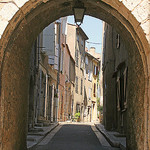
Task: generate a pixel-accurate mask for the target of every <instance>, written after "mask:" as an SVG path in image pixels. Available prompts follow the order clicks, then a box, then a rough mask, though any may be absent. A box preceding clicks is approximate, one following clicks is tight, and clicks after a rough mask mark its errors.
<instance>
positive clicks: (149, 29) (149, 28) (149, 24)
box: [141, 20, 150, 34]
mask: <svg viewBox="0 0 150 150" xmlns="http://www.w3.org/2000/svg"><path fill="white" fill-rule="evenodd" d="M141 27H142V29H143V31H144V33H145V34H149V33H150V20H146V21H145V22H143V23H141Z"/></svg>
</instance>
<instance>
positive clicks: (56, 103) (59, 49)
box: [55, 21, 61, 122]
mask: <svg viewBox="0 0 150 150" xmlns="http://www.w3.org/2000/svg"><path fill="white" fill-rule="evenodd" d="M60 25H61V22H59V21H57V26H59V33H58V34H57V35H58V36H59V38H58V45H59V48H58V51H59V54H58V72H57V86H56V92H57V96H58V86H59V83H60V78H59V73H60V55H61V47H60V33H61V32H60V30H61V28H60V27H61V26H60ZM58 104H59V98H58V97H57V98H55V121H56V122H57V121H58Z"/></svg>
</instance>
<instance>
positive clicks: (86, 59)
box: [85, 56, 88, 65]
mask: <svg viewBox="0 0 150 150" xmlns="http://www.w3.org/2000/svg"><path fill="white" fill-rule="evenodd" d="M85 64H86V65H88V57H87V56H86V57H85Z"/></svg>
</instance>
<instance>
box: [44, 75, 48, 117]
mask: <svg viewBox="0 0 150 150" xmlns="http://www.w3.org/2000/svg"><path fill="white" fill-rule="evenodd" d="M47 85H48V75H47V74H46V84H45V86H46V87H45V111H44V117H45V118H46V111H47V94H48V93H47Z"/></svg>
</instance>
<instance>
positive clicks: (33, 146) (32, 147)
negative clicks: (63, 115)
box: [27, 122, 59, 150]
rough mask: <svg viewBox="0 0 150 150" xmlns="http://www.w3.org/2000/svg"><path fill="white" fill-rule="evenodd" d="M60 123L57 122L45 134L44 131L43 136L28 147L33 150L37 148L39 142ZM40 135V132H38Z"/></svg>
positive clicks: (28, 149)
mask: <svg viewBox="0 0 150 150" xmlns="http://www.w3.org/2000/svg"><path fill="white" fill-rule="evenodd" d="M58 125H59V123H58V122H57V123H56V124H54V125H53V126H52V127H51V128H50V129H49V131H48V132H46V133H45V134H44V133H43V135H42V137H41V138H40V139H39V140H38V141H37V142H36V143H35V144H33V145H32V146H30V147H28V148H27V150H33V149H34V148H35V146H36V145H37V144H39V143H40V142H41V141H42V140H43V139H44V138H45V137H46V136H47V135H48V134H49V133H50V132H51V131H52V130H54V129H55V128H56V127H57V126H58ZM37 135H38V134H37Z"/></svg>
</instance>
